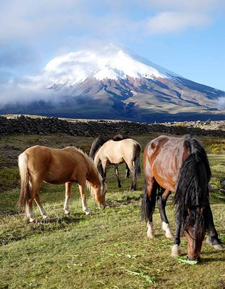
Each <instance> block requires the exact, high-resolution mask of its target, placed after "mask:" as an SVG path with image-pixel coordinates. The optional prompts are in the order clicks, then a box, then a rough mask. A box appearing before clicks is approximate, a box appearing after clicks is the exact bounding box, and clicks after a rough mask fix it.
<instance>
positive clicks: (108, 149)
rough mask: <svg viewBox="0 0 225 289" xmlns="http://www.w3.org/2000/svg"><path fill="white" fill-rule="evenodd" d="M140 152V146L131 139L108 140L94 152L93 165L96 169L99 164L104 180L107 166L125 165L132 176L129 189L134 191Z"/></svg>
mask: <svg viewBox="0 0 225 289" xmlns="http://www.w3.org/2000/svg"><path fill="white" fill-rule="evenodd" d="M140 152H141V145H140V144H139V143H138V142H136V141H135V140H133V139H131V138H127V139H123V140H120V141H113V140H109V141H107V142H106V143H104V144H103V145H102V146H101V147H100V148H99V149H98V151H97V152H96V154H95V157H94V164H95V166H96V167H98V166H99V164H101V166H102V170H103V177H104V178H106V165H107V164H113V165H119V164H121V163H126V164H127V166H128V168H129V169H130V171H131V173H132V175H133V180H132V186H131V189H132V190H136V187H137V173H138V170H139V168H140Z"/></svg>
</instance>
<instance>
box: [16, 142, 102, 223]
mask: <svg viewBox="0 0 225 289" xmlns="http://www.w3.org/2000/svg"><path fill="white" fill-rule="evenodd" d="M18 164H19V171H20V177H21V192H20V198H19V202H18V205H19V207H20V208H21V209H22V210H24V209H25V211H26V214H27V217H28V218H29V220H30V222H33V221H34V215H33V210H32V203H33V200H35V201H36V203H37V206H38V208H39V210H40V212H41V214H42V216H43V218H47V213H46V212H45V210H44V209H43V207H42V205H41V203H40V199H39V195H38V191H39V189H40V187H41V184H42V182H43V181H44V182H46V183H50V184H64V183H65V204H64V210H65V213H66V214H69V212H70V211H69V206H68V200H69V198H70V195H71V187H72V183H74V182H75V183H78V185H79V190H80V195H81V199H82V208H83V211H84V212H85V213H86V214H90V211H89V209H88V208H87V204H86V195H85V184H86V182H87V184H88V186H90V190H91V194H92V195H93V196H94V197H95V200H96V203H97V204H98V206H99V208H104V206H105V192H106V184H105V183H104V181H103V179H102V177H101V176H100V174H99V173H98V170H97V169H96V167H95V166H94V163H93V161H92V160H91V159H90V158H89V157H88V156H87V155H85V154H84V153H83V152H82V151H81V150H79V149H77V148H75V147H66V148H64V149H53V148H48V147H45V146H33V147H30V148H28V149H27V150H25V151H24V152H23V153H22V154H20V155H19V158H18Z"/></svg>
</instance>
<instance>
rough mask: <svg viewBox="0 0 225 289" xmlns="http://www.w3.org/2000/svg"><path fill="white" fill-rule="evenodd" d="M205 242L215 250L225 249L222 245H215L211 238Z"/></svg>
mask: <svg viewBox="0 0 225 289" xmlns="http://www.w3.org/2000/svg"><path fill="white" fill-rule="evenodd" d="M205 242H206V244H208V245H211V246H213V248H214V249H216V250H224V249H225V248H224V246H223V244H220V243H217V244H213V241H212V238H211V237H208V238H207V239H206V241H205Z"/></svg>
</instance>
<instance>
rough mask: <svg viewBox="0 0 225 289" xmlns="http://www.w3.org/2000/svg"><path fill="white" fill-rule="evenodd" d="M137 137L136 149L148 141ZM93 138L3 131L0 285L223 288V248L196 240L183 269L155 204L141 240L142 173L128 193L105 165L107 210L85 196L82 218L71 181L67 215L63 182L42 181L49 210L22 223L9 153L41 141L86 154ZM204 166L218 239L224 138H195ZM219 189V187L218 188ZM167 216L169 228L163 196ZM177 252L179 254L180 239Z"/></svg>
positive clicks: (223, 234)
mask: <svg viewBox="0 0 225 289" xmlns="http://www.w3.org/2000/svg"><path fill="white" fill-rule="evenodd" d="M154 136H155V135H151V136H137V137H135V136H134V138H135V139H136V140H138V141H139V142H140V143H141V144H142V146H143V147H144V146H145V145H146V144H147V142H148V141H149V140H150V139H151V138H153V137H154ZM92 141H93V138H80V137H72V136H67V135H50V136H43V135H42V136H21V135H20V136H10V137H2V138H1V139H0V243H1V250H0V288H1V289H3V288H5V289H6V288H10V289H11V288H15V289H19V288H46V289H53V288H57V289H59V288H63V289H67V288H68V289H69V288H85V289H86V288H110V289H112V288H127V289H129V288H218V289H219V288H225V251H216V250H214V249H213V248H212V247H210V246H209V245H207V244H205V243H204V244H203V248H202V253H201V257H202V262H200V263H199V264H198V265H195V266H191V265H187V264H181V263H179V262H178V260H177V259H174V258H172V257H170V253H171V247H172V245H173V241H172V240H169V239H166V238H165V237H164V233H163V231H162V230H161V222H160V217H159V212H158V209H156V210H155V213H154V222H155V233H156V237H155V238H154V239H151V240H149V239H147V237H146V225H145V223H142V222H141V217H140V206H141V198H142V187H143V175H141V176H139V179H138V190H137V191H136V192H131V191H129V187H130V184H131V179H126V180H125V179H124V175H125V166H124V165H121V167H120V174H121V179H122V188H121V189H118V188H117V186H116V178H115V176H114V174H113V171H112V169H109V171H108V175H107V183H108V191H107V194H106V199H107V204H108V205H107V207H106V209H105V210H103V211H101V210H98V208H97V206H96V204H95V203H94V200H93V199H92V198H91V197H90V195H89V193H88V205H89V208H90V209H91V211H92V214H91V215H90V216H85V215H84V214H83V212H82V209H81V202H80V197H79V193H78V188H77V186H76V184H74V188H73V194H72V199H71V202H70V209H71V214H70V215H69V216H65V215H64V213H63V202H64V193H63V190H64V188H63V186H53V185H47V184H44V185H43V187H42V189H41V200H42V203H43V206H44V208H45V209H46V211H47V212H48V214H49V219H48V221H47V222H43V221H42V220H41V216H40V213H39V212H38V211H37V208H36V206H34V207H35V213H36V217H37V218H38V222H37V223H34V224H29V223H28V222H27V220H26V217H25V216H24V214H18V212H17V208H16V202H17V200H18V196H19V175H18V170H17V156H18V155H19V153H20V152H21V151H23V150H24V149H25V148H27V147H29V146H32V145H35V144H42V145H47V146H51V147H64V146H67V145H76V146H77V147H80V148H81V149H83V150H85V151H86V152H88V150H89V148H90V144H91V143H92ZM202 142H203V143H204V145H205V147H206V149H207V152H208V155H209V160H210V164H211V169H212V173H213V175H212V180H211V185H212V186H213V187H214V188H215V191H214V192H212V193H211V204H212V205H211V206H212V211H213V215H214V221H215V224H216V228H217V230H218V232H219V235H220V238H221V239H222V240H223V241H224V242H225V195H224V194H223V193H221V192H220V191H219V189H221V188H222V187H223V186H222V184H221V181H222V180H224V179H225V152H224V150H223V147H225V146H224V143H225V140H224V139H215V138H214V139H210V138H202ZM224 187H225V186H224ZM167 213H168V217H169V220H170V221H171V227H172V229H173V231H174V230H175V224H174V213H175V208H174V206H173V204H172V198H170V200H169V202H168V206H167ZM181 240H182V243H181V248H182V253H183V255H184V256H185V255H186V254H187V248H186V241H185V238H184V237H182V238H181Z"/></svg>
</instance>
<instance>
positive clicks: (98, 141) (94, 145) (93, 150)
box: [89, 134, 128, 159]
mask: <svg viewBox="0 0 225 289" xmlns="http://www.w3.org/2000/svg"><path fill="white" fill-rule="evenodd" d="M126 138H128V137H127V136H123V135H121V134H116V135H114V136H101V135H99V136H98V137H97V138H96V139H95V140H94V141H93V143H92V145H91V149H90V153H89V156H90V157H91V158H92V159H94V157H95V154H96V152H97V151H98V149H99V148H100V147H101V146H102V145H103V144H104V143H105V142H107V141H108V140H114V141H120V140H122V139H126Z"/></svg>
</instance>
